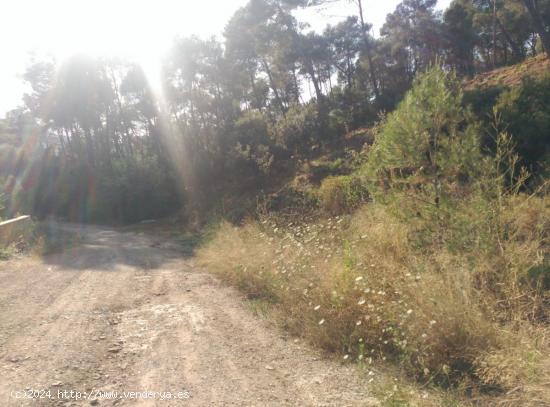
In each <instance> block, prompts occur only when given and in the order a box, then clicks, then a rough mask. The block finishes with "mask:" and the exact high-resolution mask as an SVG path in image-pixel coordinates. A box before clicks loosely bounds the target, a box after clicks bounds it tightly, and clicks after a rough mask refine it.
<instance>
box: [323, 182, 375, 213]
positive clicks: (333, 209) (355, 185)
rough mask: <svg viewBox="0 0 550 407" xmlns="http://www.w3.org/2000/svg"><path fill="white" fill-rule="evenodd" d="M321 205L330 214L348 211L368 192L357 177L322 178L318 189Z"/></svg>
mask: <svg viewBox="0 0 550 407" xmlns="http://www.w3.org/2000/svg"><path fill="white" fill-rule="evenodd" d="M319 194H320V197H321V206H322V207H323V209H324V210H325V211H327V212H328V213H330V214H332V215H340V214H343V213H348V212H350V211H352V210H353V209H355V208H357V207H358V206H359V205H360V204H361V203H362V202H365V201H366V199H367V197H368V192H367V189H366V187H365V185H364V184H363V182H362V181H361V179H360V178H359V177H355V176H349V175H345V176H339V177H328V178H325V179H324V180H323V182H322V183H321V187H320V189H319Z"/></svg>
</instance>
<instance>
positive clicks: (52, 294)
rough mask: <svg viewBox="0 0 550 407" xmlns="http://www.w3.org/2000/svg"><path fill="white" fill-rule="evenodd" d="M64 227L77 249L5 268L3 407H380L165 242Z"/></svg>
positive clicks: (351, 374)
mask: <svg viewBox="0 0 550 407" xmlns="http://www.w3.org/2000/svg"><path fill="white" fill-rule="evenodd" d="M58 227H59V228H60V230H65V231H70V232H71V233H78V234H79V235H80V242H79V244H77V245H74V246H70V247H68V248H67V249H65V250H64V251H63V252H61V253H58V254H53V255H49V256H46V257H37V256H35V257H32V256H26V257H20V258H15V259H11V260H8V261H4V262H0V281H1V282H2V283H1V284H0V378H1V379H0V405H2V406H26V405H44V406H57V405H59V406H80V405H100V406H103V405H105V406H112V405H117V406H125V405H132V406H134V405H139V406H141V405H143V406H157V405H159V406H281V405H282V406H286V405H288V406H366V405H378V403H377V401H376V400H375V399H374V398H373V397H372V396H371V395H369V393H371V391H370V389H369V385H368V381H367V380H366V379H365V377H361V376H360V375H359V374H358V372H357V369H356V368H355V367H354V366H353V365H349V364H344V363H340V362H338V361H335V360H329V359H327V358H324V357H323V356H322V355H321V354H319V353H317V352H316V351H314V350H312V349H310V348H309V347H308V346H307V345H306V344H304V343H302V342H301V341H300V340H298V339H294V338H288V337H286V336H285V334H284V333H283V332H281V331H280V330H278V329H276V328H275V327H273V326H272V325H271V324H270V323H269V322H268V321H266V320H265V319H263V318H261V317H258V316H257V315H255V314H254V312H253V311H252V308H251V307H250V305H249V304H248V303H247V302H246V300H244V299H243V298H242V296H241V295H240V294H239V293H238V292H237V291H235V290H233V289H231V288H229V287H226V286H224V285H223V284H222V283H220V282H219V281H218V280H217V279H216V278H214V277H213V276H212V275H210V274H209V273H208V272H207V271H206V270H201V269H199V268H197V267H195V266H194V265H193V259H192V257H187V256H185V255H183V254H182V251H181V250H180V248H179V247H178V245H177V244H176V243H174V242H173V241H170V240H169V239H167V238H166V237H163V236H161V235H160V234H159V235H156V234H151V233H143V232H135V231H132V232H128V231H127V230H126V231H124V230H121V229H108V228H103V227H96V226H82V225H66V224H65V225H58ZM71 391H72V393H71ZM131 392H136V393H135V394H132V393H131ZM78 398H79V399H78ZM161 398H164V400H162V399H161Z"/></svg>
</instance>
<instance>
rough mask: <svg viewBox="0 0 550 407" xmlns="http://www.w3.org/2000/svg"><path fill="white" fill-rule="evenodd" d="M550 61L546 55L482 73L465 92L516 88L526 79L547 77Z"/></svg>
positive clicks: (471, 81) (469, 84)
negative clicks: (501, 87)
mask: <svg viewBox="0 0 550 407" xmlns="http://www.w3.org/2000/svg"><path fill="white" fill-rule="evenodd" d="M549 67H550V60H549V59H548V57H547V56H546V55H545V54H542V55H538V56H536V57H533V58H528V59H526V60H525V61H523V62H521V63H519V64H516V65H512V66H506V67H503V68H498V69H494V70H492V71H489V72H485V73H481V74H479V75H477V76H476V77H475V78H473V79H472V80H470V81H468V82H466V83H465V84H464V89H465V90H474V89H487V88H492V87H497V86H504V87H514V86H518V85H520V84H521V82H522V79H523V78H525V77H534V78H538V77H541V76H544V75H546V73H547V72H548V69H549Z"/></svg>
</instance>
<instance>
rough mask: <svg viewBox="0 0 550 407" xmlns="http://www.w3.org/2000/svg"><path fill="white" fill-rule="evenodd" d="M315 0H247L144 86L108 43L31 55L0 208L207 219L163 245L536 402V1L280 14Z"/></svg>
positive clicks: (549, 126)
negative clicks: (324, 19) (110, 54)
mask: <svg viewBox="0 0 550 407" xmlns="http://www.w3.org/2000/svg"><path fill="white" fill-rule="evenodd" d="M326 2H327V1H324V0H315V1H305V0H250V1H249V2H248V3H247V4H246V5H245V6H244V7H242V8H241V9H239V10H238V11H237V12H236V13H235V14H234V15H233V16H232V17H231V19H230V21H229V22H228V24H227V26H226V28H225V31H224V35H223V39H222V40H218V39H215V38H211V39H201V38H198V37H195V36H191V37H186V38H178V39H176V40H175V41H174V43H173V46H172V48H171V51H170V52H169V54H168V55H166V58H165V59H164V61H163V69H162V88H161V89H152V88H151V86H150V84H149V82H148V78H147V77H146V75H145V73H144V72H143V70H142V69H141V67H139V66H138V65H136V64H133V63H130V62H127V61H123V60H119V59H94V58H88V57H82V56H75V57H73V58H69V59H67V60H66V61H64V62H63V63H61V64H58V63H57V62H56V61H50V60H34V61H32V63H31V64H30V65H29V67H28V69H27V71H26V73H25V75H24V79H25V81H26V83H27V85H28V86H29V89H30V91H29V93H28V94H27V95H26V96H25V99H24V105H23V106H20V107H18V108H17V109H14V110H13V111H11V112H9V113H8V115H7V117H6V118H5V119H4V120H2V121H0V168H1V173H0V191H3V192H4V194H5V199H4V198H3V195H2V193H1V192H0V208H2V207H4V208H2V209H1V210H2V212H1V216H6V217H9V216H13V215H15V214H16V213H18V212H25V213H30V214H32V215H33V216H35V217H37V218H40V219H47V218H49V217H55V218H61V219H64V220H69V221H78V222H107V223H115V224H126V223H132V222H136V221H139V220H145V219H151V218H160V217H164V216H168V215H174V214H178V215H181V216H180V218H181V221H182V223H183V224H184V225H185V228H187V229H188V230H193V229H194V230H199V231H201V230H205V229H208V231H209V233H207V238H205V239H203V241H202V246H201V247H198V246H199V241H198V238H197V235H196V234H194V233H191V232H186V233H184V234H183V235H181V236H180V240H181V242H182V244H183V245H184V246H185V255H189V256H191V255H195V252H197V253H196V255H197V257H198V259H199V260H200V262H201V263H203V264H204V265H206V266H207V267H208V269H210V270H213V271H215V272H217V273H218V274H219V275H220V276H221V277H222V278H223V279H225V280H227V281H229V282H230V283H232V284H234V285H235V286H237V287H239V288H240V289H241V290H243V292H245V293H246V295H247V296H248V297H249V298H250V299H251V300H253V301H254V302H255V304H260V305H257V308H258V309H262V310H266V309H269V310H270V314H271V311H273V315H275V316H276V318H277V319H278V320H279V321H280V322H281V324H282V326H283V327H284V328H285V329H287V330H288V331H289V332H291V333H292V334H295V335H298V336H303V337H305V338H307V339H308V340H309V341H310V342H311V343H313V344H314V345H316V346H319V347H321V348H322V349H324V350H326V351H328V352H332V353H334V354H337V355H339V357H342V358H343V360H345V361H356V362H358V363H359V364H360V365H362V366H363V365H365V364H369V365H370V364H372V363H375V361H391V362H392V365H393V366H397V367H398V368H399V369H401V370H402V371H403V372H404V373H405V374H406V375H408V377H409V378H412V379H414V380H418V381H420V382H421V383H423V384H426V385H429V386H435V385H437V386H439V387H440V388H444V389H452V392H453V393H456V394H458V395H459V396H460V397H462V398H463V399H466V398H467V396H469V401H472V402H473V401H475V400H481V401H480V403H481V404H483V403H484V402H486V401H487V400H488V399H489V398H490V397H491V396H492V397H494V400H497V402H498V403H500V404H501V405H510V406H514V405H546V404H550V394H549V393H548V389H547V384H548V382H549V380H550V371H549V368H548V366H550V360H549V359H548V356H547V355H549V354H550V353H549V352H548V351H549V344H548V339H547V338H548V333H549V332H548V329H549V328H548V322H549V317H548V316H549V311H550V309H549V305H550V297H549V293H550V291H549V287H550V271H549V270H550V265H549V263H548V262H549V256H548V247H549V241H548V239H549V232H548V231H549V230H550V210H549V205H548V196H547V194H548V180H547V176H548V164H549V161H550V159H549V150H548V148H549V146H550V143H549V140H548V135H549V134H550V116H549V112H550V96H549V95H550V79H549V78H548V77H547V76H546V74H545V73H543V71H547V69H548V58H547V56H546V55H545V53H546V54H547V53H548V52H550V50H549V48H548V42H547V37H548V32H549V28H550V1H547V0H529V1H527V0H525V1H523V0H522V1H519V0H496V1H486V0H453V1H452V2H451V4H450V5H449V7H448V8H447V9H446V10H445V11H444V12H439V11H437V10H436V1H435V0H403V2H402V3H400V4H399V5H398V6H397V7H396V9H395V10H394V11H393V12H392V13H390V14H388V16H387V18H386V22H385V24H384V25H383V27H382V29H381V31H380V35H379V36H377V37H375V36H373V35H371V26H370V25H369V23H368V22H367V21H366V18H368V10H367V9H366V7H364V6H365V5H364V4H363V2H362V1H361V0H355V1H354V2H353V3H354V4H355V5H356V6H357V15H356V16H350V17H348V18H347V19H345V20H343V21H341V22H340V23H338V24H336V25H333V26H328V27H326V29H325V30H324V31H323V32H313V31H308V28H307V27H306V26H305V25H304V24H301V23H300V22H299V21H298V20H297V19H296V10H297V9H299V8H304V7H314V6H318V5H321V6H322V5H323V4H324V3H326ZM533 73H535V75H533ZM472 78H473V79H472ZM44 239H46V241H42V243H41V244H39V246H40V247H43V248H44V252H48V251H50V250H55V249H56V248H57V247H59V246H63V247H64V246H66V245H67V244H69V243H70V242H72V241H73V240H77V238H76V237H73V236H70V237H65V236H52V235H51V233H50V232H49V231H45V232H44V234H43V240H44ZM196 249H197V250H196ZM1 256H3V254H2V253H0V257H1ZM545 386H546V387H545ZM392 394H393V396H392V399H391V400H390V399H388V400H389V401H388V402H389V403H394V404H393V405H397V404H398V403H401V402H406V401H403V398H404V397H405V396H404V395H403V394H401V393H400V392H393V393H392ZM494 400H493V401H494ZM390 405H391V404H390Z"/></svg>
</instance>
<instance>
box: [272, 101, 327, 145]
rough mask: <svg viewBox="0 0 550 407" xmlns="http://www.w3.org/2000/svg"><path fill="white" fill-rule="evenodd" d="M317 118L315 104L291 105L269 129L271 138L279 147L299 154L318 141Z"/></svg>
mask: <svg viewBox="0 0 550 407" xmlns="http://www.w3.org/2000/svg"><path fill="white" fill-rule="evenodd" d="M318 116H319V115H318V111H317V106H316V105H315V104H309V105H305V106H301V105H293V106H291V107H290V109H288V111H287V112H286V115H285V117H282V118H280V119H279V120H277V122H276V124H275V125H274V126H273V128H272V129H271V132H272V134H273V138H274V139H275V140H276V142H277V143H278V144H279V145H280V146H282V147H284V148H286V149H287V150H289V151H292V152H294V153H299V152H300V151H303V150H304V149H305V148H306V147H309V146H311V145H312V144H314V143H316V142H318V141H319V139H320V130H321V129H319V117H318Z"/></svg>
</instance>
